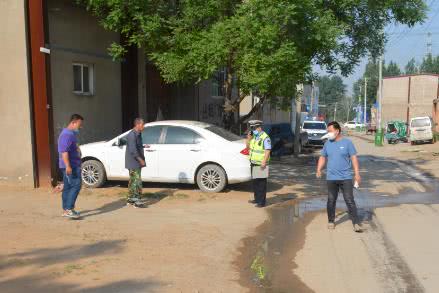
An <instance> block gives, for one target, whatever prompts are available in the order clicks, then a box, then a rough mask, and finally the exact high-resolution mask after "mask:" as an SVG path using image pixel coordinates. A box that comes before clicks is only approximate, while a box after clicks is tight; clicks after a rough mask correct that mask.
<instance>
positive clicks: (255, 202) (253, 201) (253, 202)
mask: <svg viewBox="0 0 439 293" xmlns="http://www.w3.org/2000/svg"><path fill="white" fill-rule="evenodd" d="M248 203H251V204H257V203H258V202H257V201H256V200H249V201H248Z"/></svg>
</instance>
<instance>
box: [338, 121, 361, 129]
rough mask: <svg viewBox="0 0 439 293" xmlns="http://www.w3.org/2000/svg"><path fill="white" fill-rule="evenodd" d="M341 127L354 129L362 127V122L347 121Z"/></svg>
mask: <svg viewBox="0 0 439 293" xmlns="http://www.w3.org/2000/svg"><path fill="white" fill-rule="evenodd" d="M343 127H344V128H347V129H356V128H357V127H364V124H363V123H358V122H355V121H348V122H346V123H345V124H344V125H343Z"/></svg>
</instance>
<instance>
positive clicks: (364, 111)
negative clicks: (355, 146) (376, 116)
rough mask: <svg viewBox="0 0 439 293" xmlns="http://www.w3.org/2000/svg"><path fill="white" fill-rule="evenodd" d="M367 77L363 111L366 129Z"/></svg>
mask: <svg viewBox="0 0 439 293" xmlns="http://www.w3.org/2000/svg"><path fill="white" fill-rule="evenodd" d="M366 101H367V77H365V78H364V110H363V118H364V119H363V120H364V127H366V122H367V119H366V118H367V117H366V116H367V104H366Z"/></svg>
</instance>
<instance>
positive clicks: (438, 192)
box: [292, 137, 439, 293]
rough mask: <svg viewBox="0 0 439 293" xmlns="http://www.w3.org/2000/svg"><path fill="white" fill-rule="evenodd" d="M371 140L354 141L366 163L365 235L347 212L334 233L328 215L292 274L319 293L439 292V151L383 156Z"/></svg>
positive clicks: (309, 232)
mask: <svg viewBox="0 0 439 293" xmlns="http://www.w3.org/2000/svg"><path fill="white" fill-rule="evenodd" d="M367 139H368V138H367V137H366V138H365V137H362V138H361V139H358V138H355V139H354V141H355V142H356V145H357V147H358V150H359V152H360V154H362V159H363V160H362V164H361V165H362V166H363V168H362V176H363V179H364V184H363V185H362V187H361V188H360V190H359V191H357V192H356V193H357V194H356V198H357V204H358V206H359V207H360V210H362V211H361V212H362V214H363V217H365V218H368V219H363V220H364V221H363V226H364V228H365V232H364V233H360V234H358V233H353V232H352V224H351V223H350V221H349V220H348V219H347V218H346V216H347V215H346V213H341V216H339V217H338V220H337V222H336V224H337V225H336V229H335V230H327V229H325V228H324V227H325V226H326V223H327V218H326V214H325V213H324V212H320V213H318V214H317V215H316V216H314V217H313V218H312V220H310V221H309V224H308V225H306V228H305V235H306V236H305V240H304V244H303V246H302V247H301V249H299V250H298V251H297V253H296V255H295V257H294V259H293V260H292V262H293V263H294V267H293V272H294V274H295V275H296V276H298V277H299V279H300V280H301V281H302V282H303V283H304V284H305V285H306V286H307V288H308V289H309V290H311V291H313V292H347V293H348V292H386V293H387V292H438V290H439V278H438V277H439V267H438V266H437V263H438V261H439V251H438V250H437V247H438V245H439V236H438V234H437V233H432V232H433V231H435V230H437V227H436V226H437V223H438V221H439V188H438V187H439V185H438V181H437V178H438V177H439V176H438V174H439V172H438V171H439V166H438V160H439V158H438V157H437V156H435V155H433V154H434V152H437V151H439V144H436V145H419V146H410V145H409V144H401V145H396V146H395V145H385V146H384V147H382V148H379V149H378V150H377V148H375V147H371V146H370V145H371V144H370V143H369V142H368V140H367ZM368 159H370V160H371V161H368ZM392 166H393V167H392ZM389 169H392V171H391V172H390V170H389ZM386 174H387V176H386ZM435 176H436V177H435ZM380 198H383V200H380ZM338 204H339V205H341V204H342V203H341V202H339V203H338Z"/></svg>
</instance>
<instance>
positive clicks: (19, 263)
mask: <svg viewBox="0 0 439 293" xmlns="http://www.w3.org/2000/svg"><path fill="white" fill-rule="evenodd" d="M124 243H125V240H113V241H99V242H96V243H93V244H87V245H71V246H64V247H58V248H37V249H32V250H29V251H25V252H18V253H14V254H9V255H1V256H0V275H1V277H0V292H2V293H12V292H14V293H15V292H17V293H18V292H36V293H47V292H63V293H69V292H72V293H79V292H81V293H98V292H99V293H101V292H102V293H108V292H110V293H113V292H114V293H116V292H118V293H119V292H127V293H128V292H156V290H157V291H158V288H160V287H161V286H163V285H162V284H161V283H160V282H157V281H154V280H151V279H147V280H120V281H115V282H107V283H106V284H103V285H99V286H93V287H89V286H86V287H83V286H84V284H74V283H69V282H61V281H60V280H58V278H59V277H61V276H64V275H66V274H69V273H72V271H74V270H79V269H80V268H81V266H80V265H79V263H80V262H81V261H84V260H85V259H86V258H91V257H93V258H96V257H99V256H103V255H116V254H118V253H119V252H121V251H122V250H123V245H124ZM11 271H12V272H13V273H10V272H11ZM96 281H98V280H96ZM94 283H96V282H94Z"/></svg>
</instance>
